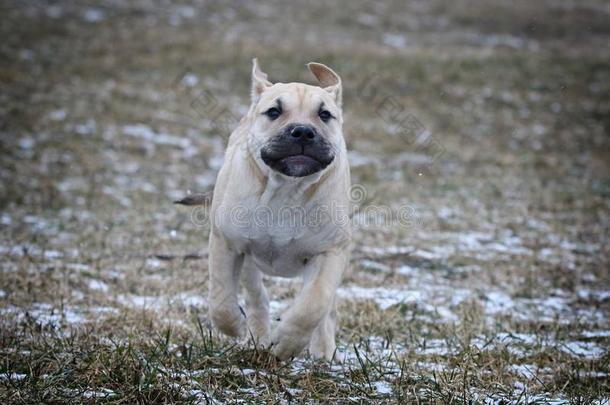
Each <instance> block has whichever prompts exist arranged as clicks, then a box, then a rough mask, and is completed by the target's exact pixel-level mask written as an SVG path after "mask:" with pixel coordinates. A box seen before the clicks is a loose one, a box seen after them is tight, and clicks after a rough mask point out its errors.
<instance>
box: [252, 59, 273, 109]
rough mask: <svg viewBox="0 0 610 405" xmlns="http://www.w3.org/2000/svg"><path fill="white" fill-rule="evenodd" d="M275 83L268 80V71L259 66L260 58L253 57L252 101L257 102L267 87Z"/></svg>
mask: <svg viewBox="0 0 610 405" xmlns="http://www.w3.org/2000/svg"><path fill="white" fill-rule="evenodd" d="M272 85H273V84H272V83H271V82H270V81H269V80H267V73H265V72H263V71H262V70H261V68H260V67H259V66H258V60H257V59H256V58H254V59H252V102H253V103H256V102H257V101H258V99H259V97H260V95H261V94H262V92H263V91H265V89H266V88H267V87H271V86H272Z"/></svg>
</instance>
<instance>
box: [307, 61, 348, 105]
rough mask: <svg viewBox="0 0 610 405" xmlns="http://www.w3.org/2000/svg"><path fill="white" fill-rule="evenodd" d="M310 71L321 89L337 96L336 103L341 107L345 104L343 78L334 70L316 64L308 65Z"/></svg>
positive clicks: (310, 63)
mask: <svg viewBox="0 0 610 405" xmlns="http://www.w3.org/2000/svg"><path fill="white" fill-rule="evenodd" d="M307 67H308V68H309V71H310V72H311V73H313V75H314V76H315V77H316V79H318V81H319V82H320V87H323V88H324V90H326V91H328V92H329V93H331V94H332V95H333V96H335V102H336V103H337V105H338V106H339V107H341V104H342V102H343V89H342V87H341V78H340V77H339V75H338V74H336V73H335V71H334V70H332V69H331V68H329V67H328V66H326V65H323V64H321V63H316V62H309V63H308V64H307Z"/></svg>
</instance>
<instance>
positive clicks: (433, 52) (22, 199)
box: [0, 0, 610, 404]
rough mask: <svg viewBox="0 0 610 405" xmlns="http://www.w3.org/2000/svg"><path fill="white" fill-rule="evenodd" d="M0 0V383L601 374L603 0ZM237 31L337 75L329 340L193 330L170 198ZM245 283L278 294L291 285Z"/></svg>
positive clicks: (44, 389)
mask: <svg viewBox="0 0 610 405" xmlns="http://www.w3.org/2000/svg"><path fill="white" fill-rule="evenodd" d="M0 16H2V24H1V25H0V34H1V37H2V38H3V41H2V43H1V44H0V55H1V59H2V61H3V62H2V63H1V64H0V86H1V87H0V163H1V166H0V168H1V171H0V178H1V182H0V227H1V229H2V233H1V236H0V256H1V259H0V260H1V267H0V272H1V273H0V274H1V277H0V356H1V357H0V359H1V362H0V403H3V404H9V403H10V404H12V403H28V404H29V403H79V402H101V403H183V402H184V403H224V402H231V403H232V402H245V403H263V402H270V403H276V402H280V403H293V402H294V403H301V402H306V403H315V402H336V403H341V404H343V403H367V402H370V401H373V402H379V403H397V402H408V403H498V404H502V403H522V404H525V403H547V402H551V401H553V402H552V403H582V404H589V403H597V404H604V403H609V402H610V274H609V271H608V270H609V268H610V259H609V257H610V256H609V253H610V248H609V245H608V242H609V237H610V136H609V133H610V86H609V83H610V41H609V39H610V23H609V22H608V21H610V6H609V5H608V3H607V2H605V1H602V0H591V1H589V0H587V1H578V2H576V1H559V0H556V1H555V0H541V1H516V2H514V1H510V2H509V1H499V0H495V1H483V0H457V1H454V2H443V1H440V0H433V1H428V2H423V1H410V2H406V3H405V2H402V1H391V2H384V3H380V2H364V1H361V0H357V1H347V0H331V1H330V2H326V3H324V4H320V5H312V4H311V3H310V2H306V1H301V0H299V1H296V2H291V3H290V4H288V3H284V2H264V3H260V4H256V5H255V4H250V3H246V2H236V3H235V4H233V5H229V4H227V3H226V2H221V1H198V2H192V3H188V2H182V1H181V2H171V3H170V2H160V1H144V0H139V1H134V2H116V1H110V0H105V1H101V2H88V1H80V0H79V1H74V2H55V1H41V2H27V1H17V0H8V1H3V2H1V3H0ZM254 56H257V57H258V58H259V61H260V62H261V65H262V67H263V69H264V70H265V71H266V72H267V73H268V74H269V75H270V78H271V80H273V81H295V80H303V81H308V82H313V81H312V78H311V77H310V76H309V74H308V72H307V71H306V69H305V66H304V65H305V63H306V62H309V61H311V60H315V61H319V62H323V63H326V64H328V65H329V66H331V67H333V68H334V69H335V70H336V71H337V72H339V73H340V74H341V76H342V78H343V82H344V87H345V90H344V91H345V93H344V98H345V121H346V124H345V134H346V138H347V142H348V148H349V149H350V161H351V164H352V181H353V183H354V184H355V185H356V189H355V190H356V191H357V193H355V194H357V195H356V196H355V198H356V200H357V201H356V202H357V203H358V208H359V211H358V212H357V214H356V216H355V217H354V248H353V254H352V261H351V266H350V270H349V274H348V275H347V276H346V277H345V280H344V283H343V285H342V287H341V288H340V290H339V292H338V294H339V297H340V305H339V306H340V315H339V316H340V318H339V331H338V347H339V353H338V354H340V355H341V356H343V357H344V358H345V359H344V361H343V362H342V363H338V362H333V363H331V364H327V363H316V362H313V361H312V360H310V359H308V358H307V356H303V357H299V358H297V359H295V360H294V361H293V362H291V363H282V362H279V361H278V360H276V359H274V358H273V357H272V356H271V355H270V354H269V353H267V352H265V351H262V350H257V349H255V348H254V347H253V346H251V345H248V344H239V342H234V341H231V340H229V339H226V338H224V337H222V336H220V335H218V333H217V332H216V331H215V330H213V329H212V328H211V327H210V325H209V322H208V319H207V302H206V295H207V293H206V291H207V278H208V275H207V234H208V231H209V226H208V223H207V220H206V216H205V211H204V210H203V209H202V208H193V207H180V206H176V205H174V204H172V201H173V200H176V199H178V198H181V197H183V196H185V195H187V194H188V193H190V192H193V193H195V192H204V191H207V190H210V189H211V188H212V186H213V184H214V181H215V176H216V173H217V170H218V169H219V167H220V164H221V162H222V153H223V150H224V145H225V142H226V139H227V137H228V134H229V133H230V131H231V129H232V128H233V127H234V125H235V123H236V120H238V119H239V117H240V116H241V115H242V114H243V113H244V112H245V110H246V108H247V106H248V103H249V71H250V63H251V62H250V60H251V58H252V57H254ZM371 207H373V208H375V209H374V210H371V209H370V208H371ZM379 207H386V208H387V210H386V211H390V212H391V213H395V212H402V213H403V214H406V216H404V217H403V220H402V221H396V220H395V218H393V216H391V215H390V216H383V215H381V218H380V217H379V213H380V211H379V210H378V208H379ZM386 211H384V212H386ZM405 219H406V220H405ZM266 285H267V286H268V288H269V291H270V295H271V296H272V297H273V302H272V311H273V312H274V313H278V314H279V313H280V312H281V310H282V309H283V308H285V306H286V305H287V304H289V303H290V299H291V298H292V297H293V296H294V293H295V291H297V289H298V287H299V283H298V280H295V281H293V280H288V279H287V280H283V279H268V280H266Z"/></svg>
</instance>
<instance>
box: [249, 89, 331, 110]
mask: <svg viewBox="0 0 610 405" xmlns="http://www.w3.org/2000/svg"><path fill="white" fill-rule="evenodd" d="M278 100H279V101H280V102H281V106H282V108H284V109H287V110H288V109H292V108H298V109H311V108H318V107H319V106H320V105H322V104H323V105H324V106H325V107H326V108H328V109H329V110H330V109H332V110H333V111H331V112H338V110H339V109H338V108H337V105H336V104H335V100H334V98H333V96H332V95H331V94H330V93H329V92H327V91H326V90H324V89H323V88H321V87H318V86H311V85H309V84H305V83H276V84H274V85H273V86H271V87H269V88H268V89H267V90H266V91H265V92H264V93H263V94H262V95H261V99H260V102H259V108H262V109H266V108H269V107H273V106H275V105H276V104H277V102H278Z"/></svg>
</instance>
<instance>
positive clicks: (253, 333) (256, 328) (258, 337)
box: [246, 318, 271, 347]
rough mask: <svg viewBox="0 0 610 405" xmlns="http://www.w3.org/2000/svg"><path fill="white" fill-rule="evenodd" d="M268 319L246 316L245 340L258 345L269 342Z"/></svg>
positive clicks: (266, 345) (264, 345)
mask: <svg viewBox="0 0 610 405" xmlns="http://www.w3.org/2000/svg"><path fill="white" fill-rule="evenodd" d="M270 335H271V333H270V328H269V321H265V320H259V319H250V318H248V334H247V336H246V340H247V341H248V342H251V343H254V344H255V345H256V346H259V347H268V346H269V345H270V344H271V336H270Z"/></svg>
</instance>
